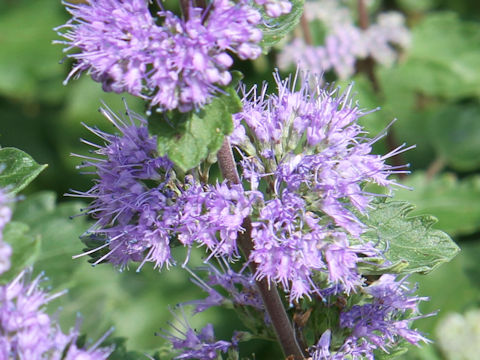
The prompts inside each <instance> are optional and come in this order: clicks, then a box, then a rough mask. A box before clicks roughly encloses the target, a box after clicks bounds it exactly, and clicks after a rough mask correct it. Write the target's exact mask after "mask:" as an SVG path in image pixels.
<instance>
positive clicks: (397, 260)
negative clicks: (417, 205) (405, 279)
mask: <svg viewBox="0 0 480 360" xmlns="http://www.w3.org/2000/svg"><path fill="white" fill-rule="evenodd" d="M413 209H414V206H413V205H411V204H409V203H407V202H402V201H391V202H379V203H377V204H375V208H374V209H373V210H372V211H370V212H369V213H368V216H363V217H360V220H361V221H362V222H363V223H364V224H365V225H367V227H368V230H367V231H366V232H365V233H364V234H363V235H362V237H363V238H364V239H365V240H369V241H371V242H373V243H375V244H377V248H380V249H383V250H384V252H383V256H384V257H385V259H386V260H387V261H388V262H389V263H390V266H389V267H388V269H385V268H381V267H378V266H375V265H373V264H367V265H365V266H366V268H365V273H370V274H381V273H385V272H397V273H402V274H409V273H427V272H430V271H432V270H433V269H435V268H436V267H438V266H440V265H441V264H443V263H445V262H448V261H450V260H451V259H452V258H453V257H454V256H455V255H456V254H457V253H458V252H459V250H460V249H459V247H458V246H457V245H456V244H455V243H454V242H453V240H452V239H450V237H449V236H448V235H447V234H446V233H444V232H442V231H440V230H436V229H432V225H433V224H435V223H436V222H437V220H436V219H435V218H434V217H433V216H429V215H422V216H414V217H409V216H408V215H409V213H410V212H411V211H412V210H413Z"/></svg>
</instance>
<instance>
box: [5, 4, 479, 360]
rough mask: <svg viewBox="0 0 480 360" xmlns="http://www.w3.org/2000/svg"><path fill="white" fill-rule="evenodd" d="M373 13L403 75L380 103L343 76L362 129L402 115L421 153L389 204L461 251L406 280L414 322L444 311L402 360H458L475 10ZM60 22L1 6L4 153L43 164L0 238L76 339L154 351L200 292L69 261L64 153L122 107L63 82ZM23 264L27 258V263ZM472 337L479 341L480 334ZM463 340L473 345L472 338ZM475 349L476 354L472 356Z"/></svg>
mask: <svg viewBox="0 0 480 360" xmlns="http://www.w3.org/2000/svg"><path fill="white" fill-rule="evenodd" d="M372 3H373V7H376V8H377V9H378V10H391V9H396V10H400V11H403V12H404V13H405V14H406V15H407V19H408V25H409V27H410V28H411V31H412V35H413V42H412V47H411V48H410V50H409V51H408V52H407V53H406V54H405V56H404V58H403V59H402V60H401V61H400V62H399V64H397V65H395V66H393V67H391V68H377V69H376V75H377V77H378V80H379V86H380V89H381V91H380V92H379V93H375V92H374V91H373V89H372V87H371V85H370V83H369V82H368V80H367V79H366V78H365V77H364V76H363V75H356V76H355V77H354V78H353V79H352V80H354V81H355V83H356V86H355V90H356V91H357V98H358V99H359V102H360V105H361V106H362V107H365V108H374V107H377V106H381V110H380V111H377V112H375V113H373V114H371V115H369V116H367V117H365V118H364V120H363V125H364V126H366V127H367V129H369V131H371V132H372V133H374V134H375V133H378V132H379V131H380V130H382V129H383V128H384V127H385V126H387V125H388V124H389V123H390V121H391V120H392V119H393V118H398V121H397V122H396V123H395V124H394V125H393V127H392V129H393V133H394V135H395V138H396V141H397V142H399V143H401V142H403V141H405V142H406V143H407V144H417V148H416V149H415V150H412V151H409V152H407V153H405V154H404V156H403V157H404V158H403V159H402V160H403V161H405V162H408V163H410V164H411V170H412V175H410V176H409V177H407V178H406V179H404V180H402V182H403V183H404V184H405V185H407V186H408V187H412V188H414V189H415V191H409V190H405V189H402V190H399V191H398V192H397V195H396V200H407V201H409V202H411V203H414V204H417V208H416V209H415V210H413V212H412V213H411V214H409V215H422V214H433V215H434V216H435V217H437V218H438V220H439V221H438V223H437V224H435V225H434V228H436V229H441V230H444V231H447V232H448V233H449V234H450V235H452V236H454V238H455V240H456V241H457V243H458V244H459V246H460V247H461V248H462V250H463V251H462V252H461V254H460V255H458V256H457V257H456V258H455V259H454V260H453V261H452V262H450V263H448V264H446V265H443V266H442V267H440V268H439V269H436V270H434V271H433V272H432V273H431V274H430V275H429V276H428V277H423V276H420V275H415V276H412V278H411V280H412V281H415V282H418V283H419V289H420V290H419V293H420V294H421V295H426V296H430V297H431V299H432V300H431V301H430V302H428V303H427V302H426V303H425V304H423V311H424V312H431V311H436V310H437V309H442V311H441V313H439V315H438V316H436V317H432V318H427V319H423V320H420V321H418V322H417V323H416V326H417V327H418V328H419V329H421V330H422V331H424V332H426V333H427V334H428V335H429V337H430V338H431V339H433V340H438V341H437V342H436V343H435V344H433V345H429V346H424V347H423V348H421V349H416V350H414V351H410V352H409V353H408V354H407V355H404V358H405V359H426V360H427V359H428V360H435V359H442V358H446V359H462V358H465V359H467V358H468V356H466V357H462V356H463V355H461V354H460V355H459V353H457V355H451V354H448V353H447V352H446V351H445V350H442V344H443V342H442V341H443V340H442V334H444V333H445V331H446V330H439V329H443V328H441V324H442V322H444V321H446V319H447V318H448V316H449V314H451V313H454V312H455V313H461V314H465V313H467V311H470V310H474V309H478V308H479V307H480V280H479V279H480V261H478V259H479V258H480V72H479V69H480V3H479V2H476V1H470V0H421V1H420V0H418V1H416V0H396V1H394V0H390V1H387V0H385V1H373V2H372ZM66 20H67V14H66V12H65V11H64V8H63V6H62V5H61V4H60V1H58V0H1V1H0V45H1V49H2V50H1V51H0V144H1V146H2V147H9V146H12V147H13V146H14V147H17V148H19V149H22V150H24V151H26V152H27V153H28V154H31V155H32V156H33V157H34V159H35V160H36V162H37V163H38V164H48V168H47V169H46V170H45V171H43V173H42V174H41V175H40V176H39V177H38V178H37V179H36V181H35V182H33V183H32V184H31V185H30V186H29V187H28V188H27V189H26V191H24V192H23V193H22V194H24V195H25V199H24V200H23V201H21V202H19V203H18V204H17V205H16V210H15V216H14V221H18V222H23V223H24V224H25V226H24V227H23V228H22V232H21V233H15V234H9V235H6V238H8V237H11V238H15V239H18V241H16V244H18V250H17V249H15V250H14V253H22V252H21V249H28V251H29V252H31V253H33V255H34V256H36V264H35V268H36V269H37V271H40V270H43V271H45V273H46V275H47V276H48V277H49V279H50V280H49V281H50V285H51V286H52V287H53V288H54V289H64V288H67V287H68V288H70V291H69V293H68V295H66V296H64V297H63V298H61V299H59V300H56V301H54V302H53V303H52V304H51V308H52V311H54V310H55V309H56V308H58V306H63V311H62V318H61V320H62V322H63V325H64V326H67V325H68V326H72V325H73V323H74V321H75V317H76V313H77V312H80V313H82V315H83V318H84V324H83V329H84V331H85V332H86V333H88V334H89V336H91V337H93V338H95V337H98V336H100V335H101V334H103V333H104V332H105V330H106V329H108V327H109V326H111V325H114V326H115V328H116V332H115V333H116V335H117V336H124V337H128V341H127V346H128V348H130V349H136V350H152V349H158V348H160V347H161V346H162V344H163V339H162V338H160V337H158V336H154V333H155V332H156V331H158V330H159V328H160V327H163V326H165V324H166V321H167V320H168V319H170V317H171V315H170V314H169V313H168V312H167V311H165V309H166V308H167V306H168V304H171V305H174V304H176V303H177V302H181V301H185V300H187V299H192V298H198V297H201V296H203V294H200V293H198V291H199V290H197V289H196V287H195V286H193V285H192V286H190V287H185V286H184V284H186V283H188V279H187V276H186V275H185V274H184V273H182V272H180V271H176V270H171V271H163V272H162V273H158V272H156V271H154V270H152V269H150V268H148V267H145V269H144V270H142V272H140V273H136V272H135V269H131V270H130V271H126V272H124V273H121V274H120V273H118V272H116V271H114V270H113V269H112V268H111V267H110V266H98V267H97V268H92V267H91V266H90V265H89V264H88V263H87V262H86V259H85V258H80V259H76V260H72V259H71V256H72V255H76V254H78V253H81V251H82V247H83V245H82V243H81V242H80V241H79V239H78V237H79V235H81V234H82V233H83V232H84V231H85V230H86V229H87V227H88V221H87V219H86V218H84V217H76V218H74V219H70V218H69V216H72V215H75V214H78V213H79V212H80V208H82V207H83V206H84V205H85V204H83V203H81V202H79V201H78V200H73V201H72V200H70V199H69V198H65V197H63V194H64V193H65V192H68V189H69V188H74V189H80V190H86V189H88V188H89V187H90V185H91V179H89V178H88V177H87V176H78V173H77V170H76V169H75V165H78V162H79V161H78V160H77V159H76V158H74V157H71V156H69V155H70V153H81V154H85V152H86V148H85V147H84V146H82V145H81V144H80V142H79V137H85V138H87V139H88V138H89V136H90V135H89V133H88V132H87V131H86V130H85V129H84V128H83V127H82V125H81V122H83V123H85V124H88V125H97V126H99V127H100V128H102V127H103V128H105V127H107V126H108V125H107V123H106V121H104V120H103V119H102V116H101V115H100V114H99V113H98V112H97V111H96V110H97V109H98V107H99V106H100V101H99V99H102V100H103V101H104V102H105V103H106V104H108V105H109V106H110V107H111V108H112V109H114V110H117V111H121V109H122V106H123V105H122V104H121V99H120V97H118V96H117V95H112V94H106V93H104V92H102V90H101V87H100V85H99V84H97V83H94V82H93V81H92V80H90V79H89V78H88V77H82V78H81V79H79V80H74V81H72V82H71V83H70V84H69V86H68V87H64V86H63V85H62V81H63V80H64V78H65V77H66V74H67V73H68V69H69V67H70V66H69V65H70V64H67V62H68V61H65V63H62V62H61V63H60V64H59V60H60V59H62V58H63V54H62V49H61V46H53V45H51V41H52V40H53V39H57V38H58V36H57V35H56V34H55V33H54V32H53V31H52V28H53V27H55V26H58V25H60V24H62V23H64V22H65V21H66ZM276 46H278V45H276ZM274 58H275V48H274V51H273V52H272V53H270V54H269V55H268V56H263V57H262V58H260V59H258V60H256V61H255V62H251V63H246V64H241V66H242V71H243V72H244V74H245V75H246V78H245V82H246V83H247V84H253V83H258V82H261V81H262V80H263V79H271V74H270V73H271V69H273V66H274V65H273V64H274ZM350 81H351V80H349V81H348V82H350ZM126 98H127V102H128V104H129V106H130V107H131V108H133V109H134V110H136V111H139V112H142V111H143V109H142V105H141V104H140V103H139V102H138V100H136V99H133V98H130V97H128V96H126ZM106 130H112V129H111V128H109V127H107V128H106ZM225 131H228V129H225ZM217 145H218V144H213V143H212V145H211V146H214V147H215V146H217ZM377 150H378V152H379V153H384V152H385V144H383V143H379V144H378V149H377ZM0 180H1V179H0ZM27 180H28V179H27ZM6 231H7V232H8V228H7V230H6ZM33 250H35V251H33ZM33 255H32V256H33ZM32 256H30V257H25V259H23V261H24V262H25V263H29V262H32V261H33V260H34V259H33V258H32ZM199 262H200V260H199ZM146 309H148V311H146ZM231 316H235V315H234V314H233V312H232V313H230V312H227V311H222V310H215V311H214V310H210V311H207V312H206V313H205V314H201V315H200V316H198V317H197V318H196V319H195V321H198V322H199V324H202V323H205V322H206V318H208V321H209V322H212V323H215V324H216V326H218V330H216V332H218V335H219V337H222V334H223V335H224V337H225V338H228V337H230V336H231V333H232V331H233V328H232V326H233V323H234V322H233V321H231V319H230V317H231ZM479 323H480V321H477V323H476V324H477V325H476V326H477V327H478V326H480V325H478V324H479ZM479 333H480V331H478V330H477V332H476V334H477V335H476V336H477V337H478V336H479V335H478V334H479ZM458 334H459V333H457V334H455V333H452V334H451V336H450V337H449V338H450V341H455V338H456V337H457V338H458V339H457V340H456V341H457V342H458V343H460V342H461V341H462V339H460V338H459V337H460V335H458ZM462 336H466V335H462ZM468 336H471V337H472V339H471V342H473V343H476V344H480V338H476V339H475V338H474V336H475V332H473V335H472V334H470V335H468ZM452 339H453V340H452ZM464 340H465V339H463V341H464ZM267 345H268V344H267V343H258V344H256V345H255V344H254V345H253V346H252V348H250V349H247V351H255V352H256V354H257V358H258V359H268V358H273V357H272V356H273V355H272V354H273V353H272V350H271V349H269V348H268V346H267ZM255 346H256V347H255ZM477 346H479V345H477ZM476 351H477V352H476V353H475V354H478V351H480V348H478V349H477V350H476ZM266 354H269V355H266ZM455 356H457V357H455Z"/></svg>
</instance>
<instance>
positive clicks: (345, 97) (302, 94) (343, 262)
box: [231, 74, 405, 300]
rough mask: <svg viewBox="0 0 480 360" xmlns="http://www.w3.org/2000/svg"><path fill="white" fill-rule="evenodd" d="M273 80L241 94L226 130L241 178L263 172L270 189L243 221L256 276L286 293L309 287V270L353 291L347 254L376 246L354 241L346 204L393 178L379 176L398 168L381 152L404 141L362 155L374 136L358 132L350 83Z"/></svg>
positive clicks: (370, 251) (362, 201)
mask: <svg viewBox="0 0 480 360" xmlns="http://www.w3.org/2000/svg"><path fill="white" fill-rule="evenodd" d="M275 79H276V83H277V86H278V92H277V94H272V95H268V96H267V95H266V90H267V89H266V87H264V88H263V89H262V90H261V93H260V95H257V94H256V89H253V90H252V91H251V92H250V93H248V94H246V96H245V99H244V108H243V111H242V112H240V113H238V114H236V115H235V123H236V129H235V131H234V133H233V134H232V137H231V141H232V143H233V144H234V145H235V146H236V147H237V149H238V150H239V152H240V153H241V154H242V156H243V160H242V162H241V164H242V168H243V170H244V173H245V174H244V178H245V180H248V181H250V183H251V186H252V188H253V189H256V188H257V187H258V186H259V184H260V182H261V181H263V182H264V183H265V184H266V185H265V186H267V187H268V188H269V190H270V191H269V196H264V199H263V206H261V208H260V209H259V216H258V218H256V219H253V222H252V227H253V232H252V238H253V242H254V249H253V251H252V254H251V256H250V261H253V262H255V263H256V264H257V273H256V277H257V278H263V277H266V278H268V280H270V281H274V282H276V283H281V284H282V285H283V288H284V289H285V290H287V291H290V300H298V299H299V298H302V297H304V296H309V295H310V294H312V293H314V292H317V291H318V286H317V285H316V284H315V283H314V281H313V279H312V276H313V274H314V272H315V271H317V272H318V271H320V272H325V273H326V274H327V276H328V279H329V281H330V283H332V284H341V285H342V287H343V290H344V291H345V292H346V293H349V292H350V291H355V288H356V287H357V286H359V285H361V284H362V279H361V277H360V275H359V274H358V272H357V270H356V265H357V263H358V262H360V261H361V260H362V257H363V258H365V257H369V256H375V255H376V254H377V255H378V251H377V250H375V249H374V247H373V246H372V244H370V243H365V242H362V241H361V240H360V235H361V234H362V232H363V231H364V228H365V226H364V225H363V224H362V223H361V222H360V221H359V220H358V218H357V216H356V215H355V211H357V212H360V213H364V212H365V211H366V210H367V209H368V207H369V204H370V202H371V201H372V199H373V198H374V195H375V194H370V193H368V192H365V191H364V190H363V186H364V185H365V184H366V183H375V184H377V185H379V186H382V187H386V188H387V189H388V188H390V187H391V186H393V185H396V182H395V181H394V180H391V179H389V176H390V175H391V174H392V173H397V172H402V170H399V169H396V168H393V167H391V166H390V165H387V164H386V163H385V160H386V159H387V158H388V157H389V156H392V155H394V154H396V153H398V152H401V151H404V150H405V149H403V146H402V147H400V148H398V149H397V150H395V151H393V152H392V153H390V154H387V155H386V156H378V155H373V154H371V151H372V145H373V143H374V142H375V141H377V140H378V138H374V139H369V138H367V137H366V135H365V132H364V130H363V128H362V127H361V126H360V125H359V124H358V119H359V118H360V117H361V116H363V115H365V114H367V113H365V112H363V111H362V110H360V109H359V108H358V107H357V106H356V105H355V104H354V103H353V102H352V101H351V99H350V98H349V92H350V88H349V89H347V91H346V92H345V93H344V94H338V89H337V90H328V89H326V88H321V87H320V86H319V81H320V79H318V78H315V77H313V78H312V79H313V81H308V75H305V76H304V79H303V80H304V83H303V85H302V86H301V89H300V90H298V91H295V90H294V89H295V86H296V83H295V81H293V83H291V82H290V80H286V81H282V80H281V79H280V77H279V76H278V74H277V75H276V77H275ZM350 238H354V239H357V241H356V243H357V244H356V245H355V246H352V245H351V244H350V240H349V239H350ZM358 240H359V241H358ZM360 254H362V256H361V257H360V256H359V255H360Z"/></svg>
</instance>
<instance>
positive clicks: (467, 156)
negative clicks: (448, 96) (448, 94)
mask: <svg viewBox="0 0 480 360" xmlns="http://www.w3.org/2000/svg"><path fill="white" fill-rule="evenodd" d="M479 68H480V67H479ZM428 131H429V133H430V134H431V139H432V143H433V145H434V147H435V150H436V151H437V153H438V154H439V155H440V156H441V157H442V158H444V159H445V160H446V161H447V163H448V165H450V166H451V167H453V168H455V169H458V170H461V171H471V170H475V169H478V168H480V104H479V103H470V104H463V105H449V106H446V107H444V108H443V109H442V108H440V109H439V110H437V111H435V112H434V113H433V114H432V115H431V116H430V119H429V122H428Z"/></svg>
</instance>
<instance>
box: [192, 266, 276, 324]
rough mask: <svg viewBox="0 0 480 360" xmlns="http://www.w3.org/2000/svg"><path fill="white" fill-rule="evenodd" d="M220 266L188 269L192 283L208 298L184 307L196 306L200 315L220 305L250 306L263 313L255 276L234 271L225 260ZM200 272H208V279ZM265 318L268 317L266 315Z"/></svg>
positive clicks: (196, 311)
mask: <svg viewBox="0 0 480 360" xmlns="http://www.w3.org/2000/svg"><path fill="white" fill-rule="evenodd" d="M218 264H219V266H218V267H216V266H214V265H212V264H211V263H207V264H206V265H205V266H204V267H201V268H198V269H196V270H195V271H192V270H190V269H188V268H187V270H188V271H189V272H190V274H191V275H192V282H193V283H194V284H195V285H197V286H198V287H200V288H201V289H202V290H204V291H205V292H206V293H207V294H208V297H207V298H206V299H202V300H193V301H188V302H186V303H184V305H194V306H195V308H194V313H199V312H202V311H205V310H207V309H208V308H210V307H212V306H219V305H226V306H230V307H231V306H235V307H245V306H249V307H252V308H253V309H255V310H257V311H260V312H262V313H263V312H264V306H263V302H262V299H261V296H260V293H259V292H258V290H257V288H256V285H255V279H254V277H253V275H251V274H249V273H248V272H246V271H241V272H236V271H234V270H233V269H232V268H231V266H230V265H229V263H228V262H227V261H225V260H220V259H219V261H218ZM243 270H245V269H243ZM199 272H206V273H207V279H206V280H203V279H202V278H201V277H200V276H199V275H198V274H197V273H199ZM217 289H218V290H217ZM222 294H223V295H222ZM264 316H265V317H268V315H267V314H266V313H265V314H264ZM268 322H269V321H268Z"/></svg>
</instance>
